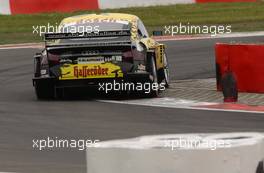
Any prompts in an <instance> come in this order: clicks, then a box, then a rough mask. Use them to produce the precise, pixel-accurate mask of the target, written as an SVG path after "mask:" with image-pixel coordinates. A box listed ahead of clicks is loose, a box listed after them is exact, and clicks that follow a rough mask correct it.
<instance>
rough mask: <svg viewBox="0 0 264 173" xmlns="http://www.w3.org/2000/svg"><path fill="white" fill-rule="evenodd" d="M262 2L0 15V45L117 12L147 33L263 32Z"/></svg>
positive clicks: (28, 39) (17, 41)
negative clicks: (227, 28) (186, 28)
mask: <svg viewBox="0 0 264 173" xmlns="http://www.w3.org/2000/svg"><path fill="white" fill-rule="evenodd" d="M263 9H264V3H263V2H258V3H209V4H187V5H186V4H185V5H170V6H156V7H140V8H123V9H115V10H100V11H81V12H74V13H51V14H37V15H13V16H9V15H0V44H7V43H26V42H39V41H41V38H40V37H39V36H37V35H33V34H32V31H33V29H32V26H37V25H47V23H50V24H56V23H59V22H60V21H61V20H62V19H63V18H65V17H68V16H73V15H78V14H85V13H101V12H121V13H131V14H135V15H137V16H139V17H140V18H141V19H142V20H143V21H144V23H145V25H146V26H147V28H148V30H149V31H150V32H151V31H152V30H155V29H162V28H163V27H164V26H165V25H178V24H179V23H185V24H187V23H190V24H192V25H216V24H225V25H227V24H228V25H231V26H232V31H233V32H239V31H261V30H263V29H264V22H263V21H264V10H263Z"/></svg>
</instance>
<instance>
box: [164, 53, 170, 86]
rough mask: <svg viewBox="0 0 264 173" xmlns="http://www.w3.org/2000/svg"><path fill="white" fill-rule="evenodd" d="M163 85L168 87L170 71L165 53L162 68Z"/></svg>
mask: <svg viewBox="0 0 264 173" xmlns="http://www.w3.org/2000/svg"><path fill="white" fill-rule="evenodd" d="M163 75H164V82H165V87H166V88H168V87H169V84H170V71H169V66H168V59H167V55H166V54H164V68H163Z"/></svg>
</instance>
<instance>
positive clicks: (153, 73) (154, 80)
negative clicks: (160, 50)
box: [148, 57, 159, 97]
mask: <svg viewBox="0 0 264 173" xmlns="http://www.w3.org/2000/svg"><path fill="white" fill-rule="evenodd" d="M148 64H149V65H148V66H149V72H150V84H151V90H150V93H149V96H150V97H158V96H159V87H157V88H156V89H155V88H153V85H158V74H157V69H156V63H155V60H154V58H153V57H151V58H149V63H148Z"/></svg>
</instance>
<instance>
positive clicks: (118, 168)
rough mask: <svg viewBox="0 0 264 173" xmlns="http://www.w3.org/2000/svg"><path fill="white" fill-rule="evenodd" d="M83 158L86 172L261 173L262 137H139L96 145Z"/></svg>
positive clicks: (251, 134)
mask: <svg viewBox="0 0 264 173" xmlns="http://www.w3.org/2000/svg"><path fill="white" fill-rule="evenodd" d="M193 141H195V142H193ZM197 141H199V142H198V144H199V145H197ZM188 142H189V143H188ZM190 142H191V145H187V144H190ZM209 144H210V145H209ZM214 144H216V145H214ZM214 146H217V147H214ZM86 158H87V173H135V172H137V173H146V172H151V173H164V172H180V173H190V172H203V173H223V172H228V173H263V167H262V166H263V165H261V164H262V161H263V158H264V135H263V134H261V133H225V134H175V135H160V136H143V137H139V138H133V139H124V140H113V141H106V142H100V143H99V144H97V146H94V147H91V148H88V149H87V154H86ZM261 169H262V170H261ZM261 171H262V172H261Z"/></svg>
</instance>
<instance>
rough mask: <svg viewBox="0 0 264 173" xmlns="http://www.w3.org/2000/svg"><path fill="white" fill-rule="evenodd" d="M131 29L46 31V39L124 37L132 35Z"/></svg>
mask: <svg viewBox="0 0 264 173" xmlns="http://www.w3.org/2000/svg"><path fill="white" fill-rule="evenodd" d="M130 32H131V31H130V30H119V31H99V32H82V33H78V32H76V33H45V34H44V40H45V41H47V40H56V39H78V38H98V37H122V36H131V33H130Z"/></svg>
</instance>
